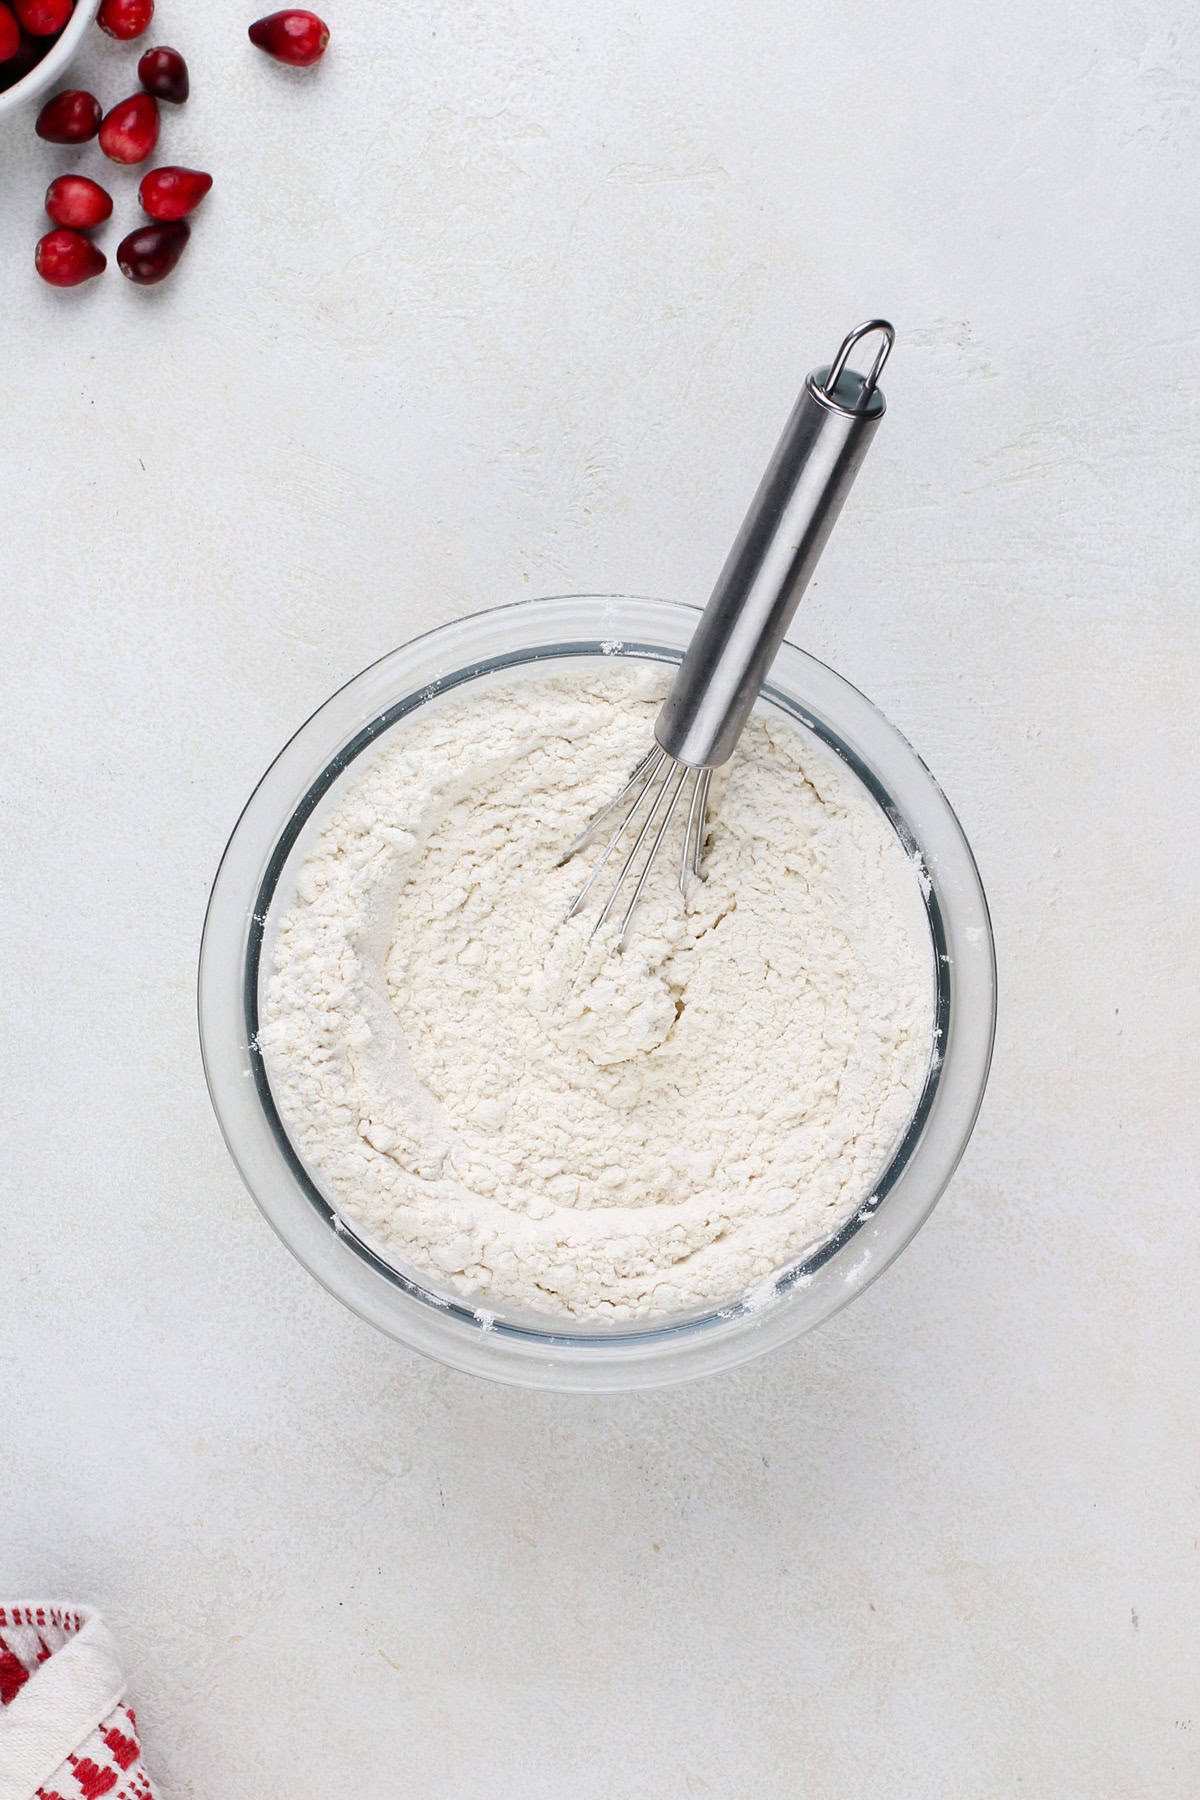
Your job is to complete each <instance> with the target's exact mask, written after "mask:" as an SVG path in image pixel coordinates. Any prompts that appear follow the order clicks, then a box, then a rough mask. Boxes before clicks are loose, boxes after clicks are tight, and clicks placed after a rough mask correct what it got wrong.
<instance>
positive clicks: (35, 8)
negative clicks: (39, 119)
mask: <svg viewBox="0 0 1200 1800" xmlns="http://www.w3.org/2000/svg"><path fill="white" fill-rule="evenodd" d="M99 8H100V0H0V114H3V113H6V112H11V111H13V110H14V109H15V108H16V107H18V106H21V105H23V104H24V102H25V101H27V100H32V99H33V97H34V95H35V94H41V93H44V92H45V90H46V89H47V88H48V87H51V86H52V85H53V84H54V83H55V82H56V81H57V80H58V79H59V77H60V76H61V75H62V74H63V72H64V71H65V69H66V68H67V67H68V65H69V64H70V63H71V62H73V61H74V59H75V56H76V55H77V54H78V51H79V49H80V46H81V45H82V43H83V40H84V37H85V36H86V34H87V29H88V26H89V25H90V24H91V22H92V20H93V19H94V18H95V16H96V14H97V12H98V11H99Z"/></svg>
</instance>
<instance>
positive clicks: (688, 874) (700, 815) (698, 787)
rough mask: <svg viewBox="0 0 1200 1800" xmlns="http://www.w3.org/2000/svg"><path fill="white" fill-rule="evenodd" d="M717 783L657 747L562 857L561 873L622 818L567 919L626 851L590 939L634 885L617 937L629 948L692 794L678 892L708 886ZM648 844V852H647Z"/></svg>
mask: <svg viewBox="0 0 1200 1800" xmlns="http://www.w3.org/2000/svg"><path fill="white" fill-rule="evenodd" d="M711 781H712V770H711V769H694V768H690V767H689V766H688V765H687V764H686V763H681V762H676V760H675V758H674V757H673V756H669V755H668V754H667V752H666V751H665V750H663V749H661V748H660V746H659V745H657V744H655V745H654V747H653V749H651V750H649V751H648V752H647V753H646V755H645V756H644V757H643V758H642V760H641V762H640V763H639V764H638V766H637V768H636V769H635V770H634V771H633V774H632V775H631V776H630V777H629V780H628V781H627V782H626V783H625V786H624V787H623V788H622V789H621V791H620V793H619V794H617V795H616V796H615V797H614V798H613V799H612V800H610V801H609V802H608V805H607V806H603V807H601V809H600V811H599V812H598V813H596V814H595V815H594V817H593V818H592V819H591V820H590V821H589V822H588V824H587V825H586V826H585V827H584V829H583V830H582V831H581V832H580V834H579V836H578V837H577V838H576V839H575V841H574V843H573V844H569V845H568V846H567V848H566V849H565V850H564V851H563V853H562V855H561V856H560V857H559V859H558V862H557V864H556V865H555V866H556V867H557V868H561V867H562V865H563V864H564V863H565V862H569V861H570V860H571V858H572V857H573V856H575V855H576V854H577V852H579V851H580V850H582V849H583V848H584V846H585V845H586V844H589V843H591V841H592V839H593V838H594V837H595V836H596V834H597V832H598V831H600V830H601V828H602V827H603V826H604V825H605V824H607V823H609V822H610V821H612V820H613V819H615V818H618V817H619V823H618V824H617V827H616V829H615V831H614V832H613V834H612V836H611V837H610V838H609V840H608V842H607V844H606V845H605V847H604V852H603V854H602V855H601V857H600V860H599V862H598V863H597V864H596V866H595V868H594V869H593V870H592V872H591V874H590V875H589V876H588V878H587V880H586V881H585V882H584V884H583V886H582V887H581V888H580V890H579V892H578V893H577V894H576V896H575V898H574V900H572V902H571V904H570V906H569V907H568V909H567V918H568V919H573V918H574V917H575V915H576V913H578V912H579V911H580V910H581V908H582V907H583V906H584V904H585V903H586V901H587V898H588V895H589V894H590V893H591V892H592V889H593V888H594V887H595V886H596V883H597V882H598V881H599V879H600V876H601V874H602V872H603V871H604V869H605V868H606V867H607V866H608V864H609V863H610V862H611V861H612V859H613V858H614V857H615V856H616V855H617V854H618V852H619V851H622V850H624V857H623V860H622V862H621V866H620V868H619V869H618V871H617V875H616V879H615V880H614V881H613V884H612V886H611V888H610V889H609V892H608V897H607V898H606V900H605V902H604V905H603V907H602V908H601V910H600V916H599V917H598V918H597V920H596V923H595V924H594V925H593V927H592V933H591V935H592V936H593V937H595V935H596V933H597V932H598V931H599V930H600V929H601V927H602V926H603V925H604V924H605V922H606V921H607V920H608V919H610V918H611V917H612V915H613V913H614V912H615V911H616V908H617V906H618V904H619V902H620V901H621V899H622V897H623V895H624V894H625V893H626V892H627V891H628V884H629V883H630V882H632V884H633V886H632V892H630V893H629V897H628V900H627V901H626V903H625V910H624V912H623V913H622V915H621V928H620V931H619V932H618V933H617V942H618V944H620V943H623V942H624V938H625V933H626V931H627V930H628V929H629V921H630V920H631V919H632V917H633V915H634V912H635V910H636V908H637V903H638V901H639V900H640V899H641V897H642V890H643V889H644V888H645V886H646V882H647V881H648V879H649V877H650V871H651V869H652V868H653V866H654V862H655V859H656V857H657V856H658V853H659V851H660V850H661V849H662V846H663V843H664V842H665V840H666V836H667V832H668V830H669V829H670V825H671V820H672V819H673V818H674V816H675V814H676V812H677V811H678V810H679V803H680V801H681V800H682V799H683V797H684V794H685V793H687V795H688V800H687V821H686V824H685V826H684V831H683V847H682V850H681V852H680V857H679V892H680V896H681V898H682V899H684V900H686V899H687V891H688V884H689V882H690V881H692V880H693V879H699V880H703V876H702V875H701V873H700V853H701V850H702V848H703V845H704V827H705V821H706V818H707V814H708V790H709V785H710V783H711ZM647 844H648V845H649V848H648V849H647V847H646V846H647Z"/></svg>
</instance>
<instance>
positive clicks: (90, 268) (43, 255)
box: [33, 226, 108, 287]
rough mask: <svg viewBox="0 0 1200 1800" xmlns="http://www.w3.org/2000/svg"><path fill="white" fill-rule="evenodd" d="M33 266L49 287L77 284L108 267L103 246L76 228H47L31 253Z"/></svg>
mask: <svg viewBox="0 0 1200 1800" xmlns="http://www.w3.org/2000/svg"><path fill="white" fill-rule="evenodd" d="M33 261H34V266H35V268H36V269H37V272H38V274H39V275H40V276H41V278H42V280H43V281H48V282H49V283H50V286H51V287H78V286H79V284H80V282H81V281H90V280H91V278H92V276H93V275H102V274H103V273H104V271H105V269H106V268H107V267H108V258H107V257H106V256H105V254H104V252H103V250H97V248H96V246H95V244H93V243H92V242H91V240H90V239H88V238H85V237H81V236H80V234H79V232H77V231H65V230H64V229H63V228H62V227H61V226H60V227H59V229H58V230H57V231H48V232H47V233H46V235H45V237H44V238H42V239H41V241H40V243H39V244H38V247H37V249H36V250H35V251H34V253H33Z"/></svg>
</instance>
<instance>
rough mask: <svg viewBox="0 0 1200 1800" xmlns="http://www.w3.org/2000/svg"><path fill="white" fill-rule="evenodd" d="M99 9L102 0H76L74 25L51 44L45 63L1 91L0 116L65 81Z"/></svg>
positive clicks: (18, 108) (34, 67) (72, 21)
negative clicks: (63, 79) (64, 77)
mask: <svg viewBox="0 0 1200 1800" xmlns="http://www.w3.org/2000/svg"><path fill="white" fill-rule="evenodd" d="M99 10H100V0H75V11H74V12H73V13H72V14H71V21H70V24H69V25H68V26H67V27H66V29H65V30H64V31H63V33H62V35H61V36H60V37H58V38H56V39H55V41H54V43H52V44H51V46H50V48H49V50H47V52H46V54H45V56H43V58H42V60H41V62H39V63H35V64H34V65H33V67H32V69H30V71H29V73H28V75H23V76H22V77H21V79H20V81H15V82H14V83H13V85H12V86H11V87H10V88H5V89H4V90H3V92H0V118H2V117H3V116H4V114H5V113H11V112H17V111H19V110H20V108H21V107H22V106H24V105H25V103H26V101H28V100H36V99H37V98H39V96H40V95H42V94H44V93H45V92H46V90H47V88H52V87H57V86H58V85H59V84H60V82H62V78H63V76H64V75H65V74H66V72H67V70H68V69H69V68H70V66H71V64H72V63H73V62H74V61H75V58H76V56H77V55H78V54H79V50H80V46H81V45H82V43H83V40H84V38H85V37H86V36H87V34H88V30H89V28H90V26H91V23H92V20H93V19H94V18H95V17H96V14H97V13H98V12H99Z"/></svg>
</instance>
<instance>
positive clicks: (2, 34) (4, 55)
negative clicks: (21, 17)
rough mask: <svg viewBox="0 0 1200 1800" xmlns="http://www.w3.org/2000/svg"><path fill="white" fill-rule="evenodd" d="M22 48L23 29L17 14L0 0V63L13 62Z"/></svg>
mask: <svg viewBox="0 0 1200 1800" xmlns="http://www.w3.org/2000/svg"><path fill="white" fill-rule="evenodd" d="M20 48H21V27H20V26H19V25H18V24H17V19H16V14H15V13H14V12H12V11H11V10H10V8H9V7H7V6H5V5H4V4H3V3H2V0H0V63H6V62H11V60H12V58H13V57H14V56H15V55H16V54H17V51H18V50H19V49H20Z"/></svg>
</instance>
